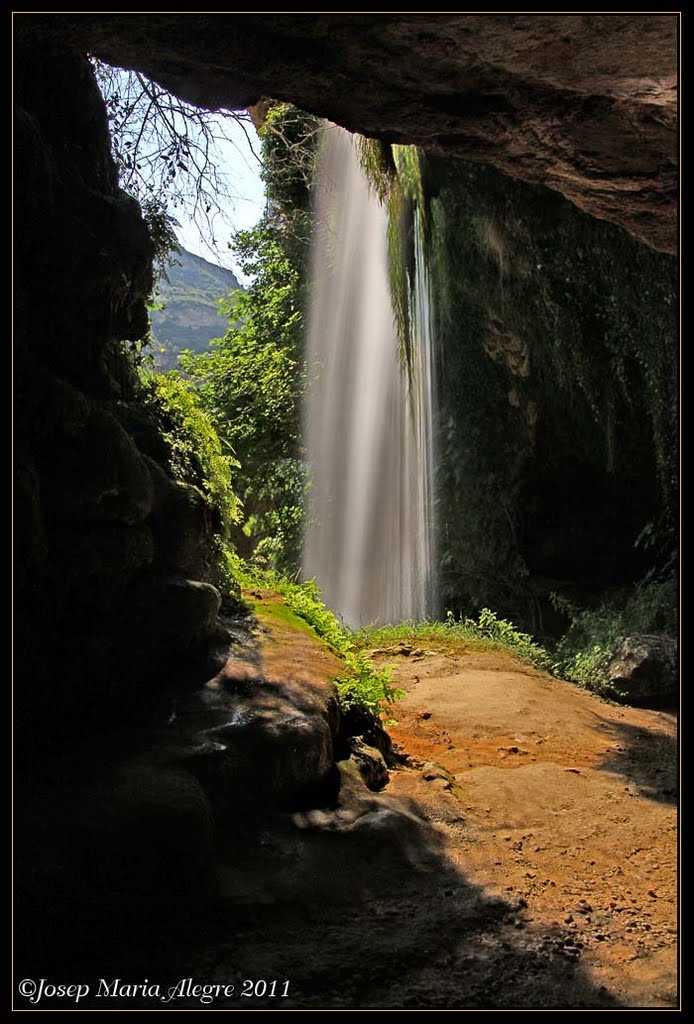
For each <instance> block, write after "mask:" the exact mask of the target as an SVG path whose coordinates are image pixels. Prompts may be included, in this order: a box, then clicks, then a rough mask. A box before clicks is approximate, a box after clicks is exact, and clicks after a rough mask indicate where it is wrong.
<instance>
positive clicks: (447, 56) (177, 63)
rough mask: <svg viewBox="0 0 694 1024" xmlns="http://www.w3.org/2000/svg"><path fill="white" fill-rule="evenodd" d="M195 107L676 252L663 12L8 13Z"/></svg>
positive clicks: (672, 123)
mask: <svg viewBox="0 0 694 1024" xmlns="http://www.w3.org/2000/svg"><path fill="white" fill-rule="evenodd" d="M16 24H17V26H18V29H19V31H20V32H22V31H33V32H36V33H38V34H44V35H46V36H49V37H60V38H62V39H63V40H65V41H68V42H69V43H70V44H72V45H74V46H76V47H77V48H78V49H81V50H84V51H90V52H93V53H95V54H97V55H98V56H100V57H102V58H103V59H104V60H106V61H109V62H111V63H113V64H117V65H121V66H124V67H129V68H137V69H138V70H140V71H143V72H144V73H145V74H147V75H149V76H150V77H152V78H154V79H155V80H156V81H158V82H160V83H161V84H162V85H163V86H165V87H166V88H168V89H169V90H170V91H172V92H174V93H176V94H177V95H179V96H181V97H182V98H184V99H187V100H190V101H191V102H192V103H195V104H198V105H200V106H207V107H211V108H215V107H218V106H227V107H245V106H248V105H250V104H255V103H256V102H257V101H258V100H259V98H260V97H262V96H263V94H265V95H270V96H273V97H275V98H277V99H283V100H289V101H291V102H292V103H295V104H296V105H297V106H298V107H301V108H302V109H304V110H307V111H310V112H312V113H315V114H318V115H320V116H322V117H329V118H330V119H331V120H333V121H335V122H336V123H338V124H341V125H343V126H344V127H345V128H349V129H351V130H352V131H359V132H361V133H362V134H365V135H372V136H374V137H378V138H381V139H383V140H385V141H388V142H407V143H416V144H418V145H420V146H423V147H424V148H425V149H427V150H429V151H431V152H438V153H444V154H448V155H454V156H459V157H465V158H467V159H473V160H478V161H481V162H484V163H487V164H492V165H494V166H495V167H497V168H498V169H499V170H501V171H503V172H504V173H505V174H507V175H509V176H510V177H512V178H519V179H521V180H523V181H528V182H533V183H542V184H545V185H548V186H549V187H551V188H553V189H555V190H556V191H558V192H560V193H562V194H563V195H564V196H566V197H567V198H568V199H570V200H571V201H572V202H573V203H575V204H576V205H577V206H579V207H580V208H581V209H582V210H585V211H587V212H588V213H591V214H592V215H593V216H595V217H599V218H603V219H606V220H609V221H612V222H613V223H616V224H620V225H621V226H622V227H625V228H626V229H627V231H629V232H630V233H631V234H633V235H635V236H636V237H637V238H640V239H642V240H643V241H645V242H647V243H648V244H649V245H651V246H653V247H654V248H656V249H660V250H662V251H666V252H674V251H675V247H676V244H677V205H676V204H677V147H678V137H677V44H678V31H679V26H678V17H677V15H676V14H649V15H643V14H619V15H615V14H567V15H560V14H548V15H543V14H505V15H499V14H486V15H480V14H416V15H406V14H396V15H383V14H351V15H345V14H338V15H330V14H313V15H311V16H310V17H308V16H305V15H278V14H273V15H267V14H255V15H249V14H241V15H238V14H237V15H234V14H224V15H209V14H205V15H171V14H164V15H161V14H147V15H142V14H134V15H124V14H95V15H82V14H80V15H54V14H50V15H43V16H41V15H19V16H16Z"/></svg>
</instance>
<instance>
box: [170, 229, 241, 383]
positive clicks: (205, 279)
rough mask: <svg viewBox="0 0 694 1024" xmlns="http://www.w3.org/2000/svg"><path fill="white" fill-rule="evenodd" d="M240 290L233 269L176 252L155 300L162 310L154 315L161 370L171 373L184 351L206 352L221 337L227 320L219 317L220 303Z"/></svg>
mask: <svg viewBox="0 0 694 1024" xmlns="http://www.w3.org/2000/svg"><path fill="white" fill-rule="evenodd" d="M240 287H241V286H240V284H239V282H238V281H237V280H236V277H235V276H234V274H232V272H231V271H230V270H225V268H224V267H220V266H218V265H217V264H215V263H210V262H209V261H208V260H205V259H203V258H202V257H201V256H196V255H195V254H194V253H192V252H187V250H185V249H180V250H179V251H178V252H177V253H174V255H173V257H172V260H171V262H170V264H169V266H168V267H167V268H166V274H165V276H164V277H163V278H162V280H161V281H160V282H159V285H158V287H157V294H156V296H155V300H156V303H157V305H160V306H161V308H159V309H154V310H153V312H152V314H151V323H152V354H153V356H154V365H155V366H156V367H157V369H159V370H163V371H166V370H171V369H173V368H174V367H175V366H176V362H177V360H178V356H179V353H181V352H182V351H183V350H184V349H191V350H192V351H193V352H204V351H205V349H206V348H208V346H209V344H210V342H211V341H212V339H213V338H221V337H222V335H223V334H224V333H225V332H226V329H227V320H226V318H225V317H223V316H221V315H220V314H219V310H218V309H217V300H218V299H220V298H222V297H223V296H228V295H230V294H231V293H232V292H234V291H236V290H237V289H238V288H240Z"/></svg>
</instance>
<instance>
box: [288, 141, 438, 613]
mask: <svg viewBox="0 0 694 1024" xmlns="http://www.w3.org/2000/svg"><path fill="white" fill-rule="evenodd" d="M387 245H388V243H387V214H386V211H385V210H384V208H383V207H382V205H381V204H380V202H379V200H378V198H377V197H376V195H375V194H374V193H373V191H372V190H371V188H370V186H369V183H368V181H367V179H366V176H365V174H364V171H363V170H362V168H361V165H360V162H359V156H358V153H357V150H356V141H355V139H354V138H353V137H352V136H351V135H349V133H347V132H345V131H343V130H342V129H340V128H337V127H334V126H330V127H329V128H327V129H326V131H325V132H324V141H323V144H322V148H321V154H320V158H319V169H318V180H317V188H316V202H315V231H314V241H313V265H312V282H311V309H310V317H309V337H308V350H307V367H308V378H309V379H308V385H307V398H306V403H305V428H304V429H305V442H306V458H307V462H308V467H309V474H310V481H311V483H310V488H309V499H308V508H307V516H306V532H305V541H304V559H303V574H304V577H305V578H315V580H316V582H317V584H318V585H319V587H320V588H321V590H322V591H323V597H324V600H325V602H326V604H327V605H328V607H329V608H331V609H332V610H333V611H334V612H335V613H336V614H338V615H340V616H341V617H342V618H343V620H344V621H345V622H346V623H347V624H348V625H350V626H352V627H359V626H362V625H367V624H371V623H376V622H378V623H392V622H398V621H400V620H402V619H405V618H414V619H422V618H425V617H427V616H428V615H432V614H434V613H435V596H434V542H433V535H434V531H433V513H432V505H433V465H434V450H433V429H432V417H433V398H434V379H433V360H432V339H431V329H430V326H429V287H428V278H427V275H426V270H425V268H424V263H423V260H422V259H421V258H418V259H417V274H416V280H415V282H414V288H413V295H414V303H413V304H414V309H413V319H414V323H415V325H416V327H415V332H414V333H415V344H414V346H413V356H412V367H411V371H410V373H409V374H408V373H406V372H405V371H404V369H403V367H402V362H401V359H400V355H399V345H398V337H397V330H396V326H395V318H394V314H393V307H392V302H391V297H390V296H391V293H390V285H389V275H388V257H387ZM418 248H420V246H419V244H418ZM418 257H419V254H418Z"/></svg>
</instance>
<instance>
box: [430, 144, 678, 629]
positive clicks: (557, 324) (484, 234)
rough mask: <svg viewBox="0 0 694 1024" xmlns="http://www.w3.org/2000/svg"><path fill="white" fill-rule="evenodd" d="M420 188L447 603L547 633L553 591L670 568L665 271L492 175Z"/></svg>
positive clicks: (672, 484)
mask: <svg viewBox="0 0 694 1024" xmlns="http://www.w3.org/2000/svg"><path fill="white" fill-rule="evenodd" d="M425 181H426V188H427V190H428V191H429V193H430V195H431V197H432V198H431V201H430V204H429V211H428V223H427V236H428V249H429V259H430V272H431V281H432V288H433V293H434V309H435V312H436V317H437V325H436V330H435V336H436V338H437V341H438V344H439V346H440V364H441V367H442V372H441V374H440V381H439V384H440V403H441V411H440V417H441V418H440V429H439V451H440V463H441V465H440V477H439V484H440V492H439V508H440V519H441V529H442V535H441V540H440V549H441V552H442V555H443V568H442V571H443V580H444V603H445V607H446V608H453V609H455V610H456V611H464V612H466V613H468V612H470V611H471V610H472V609H475V608H479V607H483V606H485V605H486V606H488V607H491V608H494V609H495V610H496V611H498V612H499V613H500V614H503V615H506V616H510V617H511V618H513V619H514V621H516V622H522V623H523V624H524V625H525V626H526V627H527V628H530V629H531V630H533V631H539V632H543V631H545V630H546V629H548V628H550V631H551V625H552V609H551V606H550V601H549V596H550V594H551V593H558V594H561V595H563V596H565V597H567V598H569V599H571V600H572V601H573V602H576V603H578V604H579V605H582V604H584V603H585V602H590V601H591V600H592V599H594V598H596V597H597V596H598V595H599V594H602V593H604V592H605V591H607V590H609V589H610V588H616V587H620V586H628V585H629V584H631V583H633V582H634V581H636V580H638V579H640V578H641V577H642V576H643V575H644V574H645V573H646V572H647V571H649V570H653V569H656V570H657V571H663V570H665V571H667V568H668V565H669V568H670V570H671V569H672V567H673V566H674V564H675V560H674V559H673V551H674V549H675V548H676V529H675V526H676V514H675V510H676V502H677V347H678V325H677V266H676V262H675V260H674V259H672V258H671V257H669V256H666V255H663V254H659V253H655V252H653V251H652V250H651V249H649V248H647V247H646V246H644V245H642V244H640V243H638V242H637V241H635V240H634V239H633V238H630V237H629V236H628V235H627V234H626V233H625V232H624V231H622V230H621V229H619V228H617V227H614V226H612V225H609V224H606V223H604V222H603V223H601V222H599V221H596V220H595V219H594V218H591V217H588V216H586V215H585V214H582V213H581V212H580V211H578V210H576V208H575V207H573V206H572V205H571V204H569V203H567V202H566V201H565V200H563V199H562V198H561V197H559V196H557V195H556V194H553V193H552V192H550V191H549V190H547V189H543V188H538V187H533V186H530V185H525V184H523V183H521V182H517V181H512V180H511V179H509V178H507V177H505V176H504V175H501V174H499V173H497V172H496V171H494V170H493V169H492V168H484V167H480V166H479V165H476V164H472V163H467V162H464V161H451V160H447V161H442V160H438V159H431V160H429V161H428V162H427V164H426V167H425ZM559 624H560V622H559V621H557V622H555V625H559Z"/></svg>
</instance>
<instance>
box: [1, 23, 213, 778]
mask: <svg viewBox="0 0 694 1024" xmlns="http://www.w3.org/2000/svg"><path fill="white" fill-rule="evenodd" d="M15 69H16V84H15V88H16V100H17V113H16V121H15V145H16V165H15V175H16V177H15V181H16V183H17V189H16V206H15V239H16V254H15V255H16V261H15V285H16V293H15V327H16V329H15V410H16V413H15V416H16V418H15V432H16V439H17V443H16V458H15V470H16V492H15V493H16V518H15V526H16V558H15V568H16V622H17V635H16V673H17V686H16V695H17V705H18V715H19V722H20V723H21V725H22V726H23V728H22V731H21V744H20V745H19V751H18V752H19V754H20V756H21V757H22V758H24V756H25V755H26V758H27V762H28V763H29V762H32V760H33V759H34V758H35V756H36V754H37V753H43V752H45V751H46V750H47V749H51V748H58V749H60V748H62V747H63V746H66V745H69V744H70V743H73V742H74V739H75V737H76V736H81V737H83V736H84V734H85V731H86V732H89V731H93V730H95V729H97V730H98V729H99V728H101V727H104V728H106V729H113V728H114V727H115V726H116V725H117V724H118V723H119V722H121V721H123V720H127V719H129V718H132V717H133V716H135V717H140V716H142V715H146V714H147V713H148V712H150V711H152V710H153V706H154V705H156V704H157V702H158V701H159V700H160V694H161V690H162V688H163V683H165V686H166V688H168V689H169V690H170V689H172V688H175V686H176V685H177V684H178V683H180V682H181V680H182V679H183V678H184V677H185V678H186V682H187V685H195V683H196V681H197V682H201V681H202V679H203V678H206V671H207V670H206V667H205V661H206V651H207V639H208V637H209V636H210V634H211V633H212V631H213V630H214V628H215V625H216V613H217V609H218V606H219V596H218V594H217V592H216V591H215V590H214V588H212V587H211V586H209V585H208V584H206V583H204V582H200V581H197V582H196V581H194V580H193V581H191V580H190V579H189V578H188V577H189V576H191V575H193V576H194V577H195V573H196V570H198V571H199V570H200V568H201V566H200V564H199V563H200V561H201V553H203V552H204V548H205V544H206V540H207V538H208V535H209V526H208V524H206V522H205V519H204V515H203V514H202V511H201V508H200V500H199V499H200V496H199V495H197V494H196V493H195V491H194V489H193V488H190V489H186V488H185V486H184V485H181V484H178V483H176V482H174V481H173V480H172V479H171V478H170V476H169V474H168V471H167V468H166V463H165V458H163V456H162V441H161V437H160V436H159V434H158V432H157V428H156V425H155V424H154V422H153V421H152V420H151V419H149V418H148V416H147V413H146V412H145V411H144V410H143V409H142V408H140V407H139V404H138V399H137V381H136V377H135V373H134V370H133V359H132V353H129V352H128V345H127V339H132V340H135V339H138V338H140V337H141V336H142V335H143V334H144V333H145V332H146V330H147V313H146V306H145V303H146V300H147V298H148V296H149V293H150V290H151V287H152V269H151V262H152V247H151V242H150V238H149V234H148V231H147V228H146V225H145V223H144V221H143V219H142V216H141V213H140V209H139V206H138V205H137V203H136V202H135V201H134V200H133V199H131V198H130V197H128V196H127V195H125V194H124V193H123V192H122V191H120V189H119V188H118V183H117V174H116V169H115V166H114V164H113V161H112V159H111V155H110V142H109V137H108V128H107V120H106V113H105V109H104V106H103V102H102V100H101V96H100V94H99V91H98V89H97V86H96V83H95V81H94V78H93V75H92V71H91V68H90V65H89V64H88V62H87V61H86V60H85V59H84V58H82V57H80V56H77V55H75V54H72V53H70V52H66V51H65V50H64V49H62V48H60V47H59V46H57V45H53V44H51V43H48V44H46V45H45V46H43V47H42V48H41V49H38V50H37V48H36V47H35V46H32V47H27V48H24V47H23V46H22V45H21V43H20V45H18V48H17V53H16V55H15ZM134 434H135V435H136V437H137V440H135V437H134ZM164 456H165V449H164ZM56 723H59V724H58V725H57V726H56Z"/></svg>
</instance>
